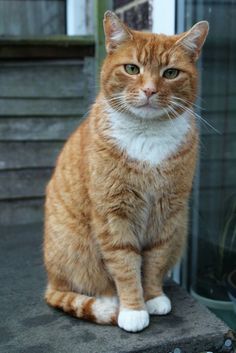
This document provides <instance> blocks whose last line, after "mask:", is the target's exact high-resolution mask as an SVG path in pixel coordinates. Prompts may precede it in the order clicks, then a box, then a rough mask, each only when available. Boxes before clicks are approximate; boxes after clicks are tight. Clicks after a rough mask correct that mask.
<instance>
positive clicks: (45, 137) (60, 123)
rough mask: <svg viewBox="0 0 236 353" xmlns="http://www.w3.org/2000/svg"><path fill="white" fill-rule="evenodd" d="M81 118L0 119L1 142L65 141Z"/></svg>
mask: <svg viewBox="0 0 236 353" xmlns="http://www.w3.org/2000/svg"><path fill="white" fill-rule="evenodd" d="M81 121H82V119H81V117H70V116H68V117H66V118H65V117H55V116H53V117H47V116H46V117H18V118H15V117H9V118H7V117H0V141H27V140H29V141H37V140H42V141H49V140H65V139H66V138H67V137H68V136H69V135H70V134H71V132H72V131H74V130H75V129H76V128H77V126H79V124H80V123H81Z"/></svg>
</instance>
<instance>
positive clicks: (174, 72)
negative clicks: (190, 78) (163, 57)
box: [163, 69, 179, 80]
mask: <svg viewBox="0 0 236 353" xmlns="http://www.w3.org/2000/svg"><path fill="white" fill-rule="evenodd" d="M178 74H179V70H178V69H167V70H165V71H164V73H163V77H165V78H167V79H168V80H172V79H173V78H176V77H177V76H178Z"/></svg>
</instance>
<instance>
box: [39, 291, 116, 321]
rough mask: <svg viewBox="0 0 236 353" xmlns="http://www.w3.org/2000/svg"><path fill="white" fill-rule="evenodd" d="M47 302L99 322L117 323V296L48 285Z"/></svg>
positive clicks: (82, 317)
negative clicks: (87, 293) (62, 288)
mask: <svg viewBox="0 0 236 353" xmlns="http://www.w3.org/2000/svg"><path fill="white" fill-rule="evenodd" d="M45 300H46V302H47V303H48V304H49V305H51V306H52V307H54V308H57V309H61V310H63V311H65V312H66V313H68V314H70V315H72V316H75V317H78V318H81V319H85V320H89V321H93V322H96V323H99V324H111V325H117V316H118V311H119V304H118V300H117V297H108V296H101V297H90V296H87V295H83V294H80V293H76V292H71V291H60V290H57V289H55V288H53V287H52V286H51V285H50V284H49V285H48V287H47V289H46V293H45Z"/></svg>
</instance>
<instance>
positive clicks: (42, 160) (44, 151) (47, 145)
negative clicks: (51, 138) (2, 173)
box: [0, 141, 64, 170]
mask: <svg viewBox="0 0 236 353" xmlns="http://www.w3.org/2000/svg"><path fill="white" fill-rule="evenodd" d="M63 145H64V142H39V141H37V142H0V151H1V153H0V170H6V169H21V168H30V167H34V168H41V167H44V168H45V167H53V166H54V165H55V161H56V158H57V156H58V154H59V152H60V150H61V149H62V146H63Z"/></svg>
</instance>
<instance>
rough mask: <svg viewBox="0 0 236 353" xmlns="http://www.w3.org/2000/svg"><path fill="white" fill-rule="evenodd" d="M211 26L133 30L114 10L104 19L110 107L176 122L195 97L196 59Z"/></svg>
mask: <svg viewBox="0 0 236 353" xmlns="http://www.w3.org/2000/svg"><path fill="white" fill-rule="evenodd" d="M208 28H209V26H208V22H206V21H202V22H198V23H197V24H195V26H193V27H192V28H191V29H190V30H189V31H187V32H184V33H182V34H178V35H173V36H166V35H163V34H160V35H157V34H153V33H146V32H138V31H134V30H131V29H130V28H128V27H127V26H126V25H125V24H124V23H122V22H121V21H120V19H119V18H118V17H117V16H116V15H115V14H114V13H113V12H111V11H107V12H106V13H105V17H104V31H105V36H106V50H107V57H106V59H105V61H104V64H103V67H102V72H101V89H102V92H103V94H104V96H105V99H106V101H107V102H108V103H109V105H110V106H111V107H112V108H113V109H115V110H116V111H119V112H125V113H130V114H131V115H133V116H135V117H140V118H149V119H154V118H165V117H169V118H174V117H175V116H177V115H179V114H180V113H182V112H184V109H185V108H186V107H189V106H191V103H192V102H193V101H194V100H195V97H196V89H197V88H196V87H197V70H196V60H197V59H198V57H199V54H200V51H201V47H202V45H203V43H204V41H205V39H206V36H207V33H208Z"/></svg>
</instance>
